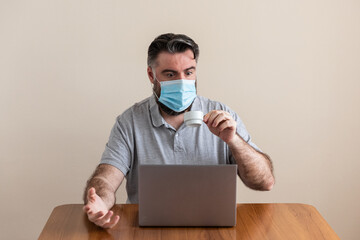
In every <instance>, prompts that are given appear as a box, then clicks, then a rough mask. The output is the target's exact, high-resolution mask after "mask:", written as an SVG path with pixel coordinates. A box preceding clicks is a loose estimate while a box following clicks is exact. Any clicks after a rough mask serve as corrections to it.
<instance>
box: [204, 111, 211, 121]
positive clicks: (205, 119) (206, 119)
mask: <svg viewBox="0 0 360 240" xmlns="http://www.w3.org/2000/svg"><path fill="white" fill-rule="evenodd" d="M210 114H211V112H208V113H207V114H205V116H204V119H203V121H204V123H206V122H207V121H208V119H209V116H210Z"/></svg>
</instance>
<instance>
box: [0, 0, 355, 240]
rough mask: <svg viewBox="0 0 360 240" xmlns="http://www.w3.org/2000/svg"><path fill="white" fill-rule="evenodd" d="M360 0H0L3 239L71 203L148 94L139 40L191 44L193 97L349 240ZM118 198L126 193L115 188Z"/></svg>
mask: <svg viewBox="0 0 360 240" xmlns="http://www.w3.org/2000/svg"><path fill="white" fill-rule="evenodd" d="M359 13H360V2H359V1H356V0H353V1H351V0H338V1H329V0H322V1H319V0H315V1H314V0H311V1H310V0H306V1H289V0H278V1H252V0H251V1H250V0H247V1H193V0H183V1H168V0H163V1H119V0H118V1H89V0H86V1H85V0H84V1H74V0H68V1H48V0H35V1H7V0H0V81H1V82H0V164H1V165H0V195H1V196H0V212H1V217H0V228H1V231H0V238H1V239H35V238H37V237H38V236H39V234H40V232H41V230H42V228H43V226H44V224H45V223H46V220H47V219H48V217H49V215H50V213H51V211H52V209H53V208H54V207H55V206H57V205H60V204H66V203H81V195H82V191H83V187H84V184H85V181H86V179H87V178H88V177H89V175H90V174H91V172H92V171H93V169H94V168H95V166H96V165H97V164H98V162H99V159H100V156H101V154H102V151H103V149H104V146H105V143H106V141H107V138H108V136H109V133H110V129H111V127H112V125H113V123H114V121H115V117H116V116H117V115H118V114H120V113H121V112H123V111H124V110H125V109H126V108H128V107H129V106H131V105H132V104H133V103H135V102H137V101H140V100H142V99H143V98H145V97H147V96H149V95H150V94H151V88H150V84H149V82H148V80H147V76H146V51H147V47H148V45H149V43H150V42H151V41H152V40H153V38H155V37H156V36H157V35H159V34H161V33H164V32H176V33H186V34H188V35H190V36H191V37H193V38H194V39H195V40H196V41H197V42H198V43H199V45H200V51H201V54H200V62H199V75H198V80H199V82H198V87H199V93H200V94H201V95H205V96H207V97H209V98H212V99H215V100H220V101H222V102H224V103H226V104H227V105H229V106H230V107H232V108H233V109H234V110H236V111H237V112H238V114H239V115H240V116H241V118H242V119H243V121H244V122H245V124H246V126H247V128H248V130H249V132H250V133H251V134H252V137H253V139H254V141H255V142H256V143H257V145H259V146H260V147H261V148H262V149H263V150H264V151H265V152H267V153H268V154H269V155H270V156H271V157H272V158H273V161H274V165H275V173H276V179H277V183H276V186H275V188H274V189H273V190H272V191H271V192H267V193H262V192H256V191H251V190H248V189H246V188H245V187H244V186H243V185H240V186H239V188H238V202H301V203H308V204H312V205H314V206H315V207H316V208H317V209H318V210H319V211H320V213H321V214H322V215H323V216H324V218H325V219H326V220H327V221H328V222H329V223H330V225H331V226H332V227H333V228H334V230H335V231H336V232H337V233H338V235H339V236H340V237H341V238H342V239H357V238H358V236H359V235H360V230H359V229H360V228H359V225H360V205H359V198H360V181H359V173H358V171H359V169H360V147H359V143H360V141H359V136H360V127H359V125H360V124H359V123H360V104H359V103H360V94H359V93H360V71H359V66H360V14H359ZM118 195H119V196H118V197H119V202H124V201H125V198H126V193H125V191H124V189H123V188H122V189H121V190H120V191H119V193H118Z"/></svg>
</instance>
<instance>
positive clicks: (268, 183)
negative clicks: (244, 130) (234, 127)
mask: <svg viewBox="0 0 360 240" xmlns="http://www.w3.org/2000/svg"><path fill="white" fill-rule="evenodd" d="M228 145H229V148H230V151H231V153H232V155H233V157H234V158H235V161H236V163H237V165H238V169H239V176H240V178H241V179H242V181H243V182H244V183H245V184H246V185H247V186H248V187H250V188H252V189H255V190H271V188H272V186H273V185H274V182H275V179H274V176H273V167H272V163H271V160H270V158H269V157H268V156H267V155H266V154H263V153H260V152H258V151H256V150H255V149H254V148H253V147H251V146H250V145H249V144H248V143H247V142H245V141H244V140H243V139H242V138H241V137H240V136H239V135H237V134H236V135H235V136H234V138H233V139H232V140H231V141H230V142H229V143H228Z"/></svg>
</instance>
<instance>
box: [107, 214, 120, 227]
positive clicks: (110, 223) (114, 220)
mask: <svg viewBox="0 0 360 240" xmlns="http://www.w3.org/2000/svg"><path fill="white" fill-rule="evenodd" d="M119 219H120V216H119V215H116V216H115V217H113V218H112V219H111V221H110V222H108V223H106V224H104V225H103V228H112V227H114V226H115V225H116V224H117V223H118V222H119Z"/></svg>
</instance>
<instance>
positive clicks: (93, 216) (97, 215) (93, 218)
mask: <svg viewBox="0 0 360 240" xmlns="http://www.w3.org/2000/svg"><path fill="white" fill-rule="evenodd" d="M104 215H105V213H104V212H103V211H100V212H97V213H94V214H93V213H92V212H90V213H89V212H88V218H89V220H90V221H91V222H96V221H98V220H99V219H100V218H102V217H103V216H104Z"/></svg>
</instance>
